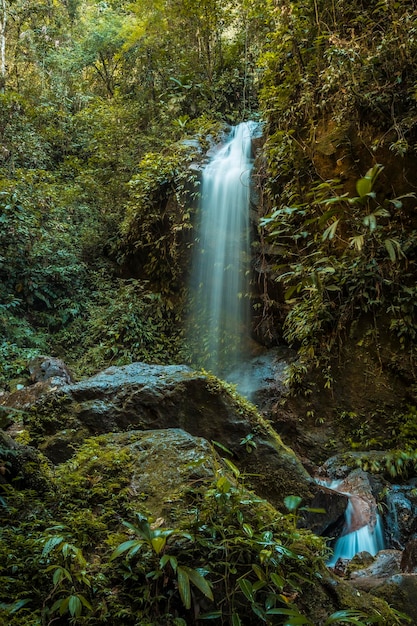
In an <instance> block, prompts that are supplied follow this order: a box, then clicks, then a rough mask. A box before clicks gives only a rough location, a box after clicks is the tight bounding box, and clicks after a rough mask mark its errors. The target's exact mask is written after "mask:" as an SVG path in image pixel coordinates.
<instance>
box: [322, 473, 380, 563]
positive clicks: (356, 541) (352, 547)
mask: <svg viewBox="0 0 417 626" xmlns="http://www.w3.org/2000/svg"><path fill="white" fill-rule="evenodd" d="M320 483H321V484H324V485H326V486H327V487H329V489H333V490H334V491H338V492H339V493H343V494H345V495H346V496H348V497H349V501H348V505H347V507H346V511H345V523H344V527H343V530H342V533H341V535H340V536H339V538H338V539H337V540H336V543H335V545H334V547H333V556H332V557H331V559H330V560H329V561H328V563H327V565H328V566H329V567H334V566H335V564H336V562H337V561H338V560H339V559H348V560H350V559H352V558H353V557H354V556H355V554H358V553H359V552H369V554H371V555H372V556H375V554H376V553H377V552H379V551H380V550H383V549H384V548H385V541H384V529H383V525H382V521H381V516H380V515H379V513H378V511H377V510H376V503H375V502H374V501H373V500H372V501H371V500H370V499H369V498H364V497H361V496H358V495H353V494H351V493H348V492H346V491H344V490H343V487H342V489H340V488H339V486H341V482H340V481H333V482H332V483H330V484H329V483H326V482H325V481H320Z"/></svg>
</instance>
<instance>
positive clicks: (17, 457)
mask: <svg viewBox="0 0 417 626" xmlns="http://www.w3.org/2000/svg"><path fill="white" fill-rule="evenodd" d="M45 461H46V459H45V458H44V457H43V456H42V455H41V454H40V453H39V451H38V450H35V449H34V448H32V447H31V446H26V445H22V444H19V443H17V442H16V441H14V439H12V437H10V436H9V435H8V434H7V433H5V432H3V431H2V430H0V484H2V483H3V484H6V483H8V484H10V485H12V486H13V488H15V489H19V490H20V489H33V490H34V491H37V492H38V493H42V494H43V493H46V492H47V491H49V490H50V488H51V482H50V481H51V476H50V472H49V468H48V466H47V464H46V462H45Z"/></svg>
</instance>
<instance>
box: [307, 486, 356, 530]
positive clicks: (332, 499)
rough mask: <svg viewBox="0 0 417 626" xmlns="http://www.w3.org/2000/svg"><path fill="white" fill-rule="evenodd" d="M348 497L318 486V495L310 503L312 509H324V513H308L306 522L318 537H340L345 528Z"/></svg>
mask: <svg viewBox="0 0 417 626" xmlns="http://www.w3.org/2000/svg"><path fill="white" fill-rule="evenodd" d="M347 503H348V497H347V496H346V495H344V494H340V493H338V492H337V491H334V490H333V489H329V488H328V487H325V486H323V485H318V486H317V491H316V494H315V496H314V498H313V500H312V501H311V502H310V504H309V507H310V508H312V509H322V510H323V512H322V513H316V512H314V511H313V512H308V511H307V512H306V513H305V514H304V521H305V525H306V526H307V528H310V530H312V531H313V532H314V533H315V534H316V535H323V536H325V537H334V536H338V535H339V534H340V532H341V530H342V528H343V524H344V515H345V511H346V507H347Z"/></svg>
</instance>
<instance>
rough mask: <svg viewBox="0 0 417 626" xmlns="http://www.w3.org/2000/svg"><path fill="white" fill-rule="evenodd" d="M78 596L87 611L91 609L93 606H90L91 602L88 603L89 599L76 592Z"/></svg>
mask: <svg viewBox="0 0 417 626" xmlns="http://www.w3.org/2000/svg"><path fill="white" fill-rule="evenodd" d="M78 597H79V598H80V600H81V603H82V604H83V605H84V606H85V608H86V609H88V610H89V611H92V610H93V607H92V606H91V604H90V603H89V601H88V600H87V598H85V597H84V596H83V595H81V594H80V593H79V594H78Z"/></svg>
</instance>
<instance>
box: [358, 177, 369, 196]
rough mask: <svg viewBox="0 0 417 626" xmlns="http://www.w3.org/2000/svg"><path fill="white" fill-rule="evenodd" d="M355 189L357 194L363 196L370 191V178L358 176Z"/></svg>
mask: <svg viewBox="0 0 417 626" xmlns="http://www.w3.org/2000/svg"><path fill="white" fill-rule="evenodd" d="M356 191H357V192H358V196H359V197H360V198H363V197H364V196H366V195H367V194H368V193H370V192H371V191H372V178H368V177H367V176H365V178H360V179H359V180H357V181H356Z"/></svg>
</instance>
